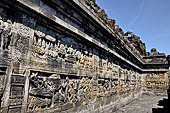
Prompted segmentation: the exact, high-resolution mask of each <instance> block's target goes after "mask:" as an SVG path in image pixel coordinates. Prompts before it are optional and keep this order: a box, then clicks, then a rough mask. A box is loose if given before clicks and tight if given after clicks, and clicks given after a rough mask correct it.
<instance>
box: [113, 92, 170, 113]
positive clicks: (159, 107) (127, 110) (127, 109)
mask: <svg viewBox="0 0 170 113" xmlns="http://www.w3.org/2000/svg"><path fill="white" fill-rule="evenodd" d="M167 99H168V97H167V96H156V95H146V94H144V95H142V96H141V97H140V98H138V99H136V100H134V101H133V102H131V103H129V104H128V105H125V106H124V107H122V108H121V109H119V110H118V111H116V112H114V113H169V112H168V109H167V106H168V104H167Z"/></svg>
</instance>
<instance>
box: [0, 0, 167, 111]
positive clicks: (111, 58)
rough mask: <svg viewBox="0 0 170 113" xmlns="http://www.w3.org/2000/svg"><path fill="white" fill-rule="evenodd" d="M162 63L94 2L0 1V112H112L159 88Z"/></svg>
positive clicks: (163, 74) (163, 80)
mask: <svg viewBox="0 0 170 113" xmlns="http://www.w3.org/2000/svg"><path fill="white" fill-rule="evenodd" d="M169 61H170V56H167V55H165V54H164V53H159V52H158V51H157V50H156V49H155V48H153V49H152V50H151V52H146V47H145V43H143V42H142V41H141V39H140V37H139V36H136V35H135V34H134V33H133V32H130V31H128V32H126V33H124V31H123V30H122V29H121V28H120V27H119V26H118V25H116V24H115V20H113V19H110V18H108V17H107V14H106V13H105V12H104V10H103V9H101V8H100V7H99V6H98V5H97V4H96V3H95V0H48V1H47V0H1V1H0V111H1V112H2V113H43V112H44V113H66V112H68V113H98V112H106V113H109V112H113V111H115V110H117V109H119V108H120V107H122V106H123V105H125V104H127V103H129V102H131V101H132V100H134V99H135V98H138V97H139V96H140V95H141V94H142V93H144V92H154V93H157V92H160V91H161V92H164V91H166V89H167V87H168V82H169V81H168V72H169V64H170V62H169Z"/></svg>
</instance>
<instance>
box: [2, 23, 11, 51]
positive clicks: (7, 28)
mask: <svg viewBox="0 0 170 113" xmlns="http://www.w3.org/2000/svg"><path fill="white" fill-rule="evenodd" d="M0 24H1V25H0V35H1V36H0V38H1V39H0V42H1V48H3V49H4V50H5V49H8V46H9V44H10V41H11V35H12V32H11V29H12V22H11V20H7V22H3V21H2V20H1V21H0Z"/></svg>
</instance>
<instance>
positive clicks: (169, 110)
mask: <svg viewBox="0 0 170 113" xmlns="http://www.w3.org/2000/svg"><path fill="white" fill-rule="evenodd" d="M169 103H170V101H169V100H168V99H165V98H164V99H163V100H159V102H158V107H157V108H152V113H170V106H169Z"/></svg>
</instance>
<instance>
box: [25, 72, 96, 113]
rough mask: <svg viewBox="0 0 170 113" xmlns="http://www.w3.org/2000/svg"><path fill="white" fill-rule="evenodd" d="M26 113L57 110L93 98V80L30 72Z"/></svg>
mask: <svg viewBox="0 0 170 113" xmlns="http://www.w3.org/2000/svg"><path fill="white" fill-rule="evenodd" d="M29 80H30V89H29V99H28V100H29V102H28V112H31V111H34V112H35V111H41V110H43V109H49V108H57V107H59V106H64V105H66V104H73V103H77V102H81V103H82V102H85V101H88V100H90V99H93V98H94V96H93V95H94V94H93V82H94V81H93V78H89V77H77V76H70V75H69V76H67V75H57V74H51V73H45V72H37V71H32V72H31V75H30V77H29Z"/></svg>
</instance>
